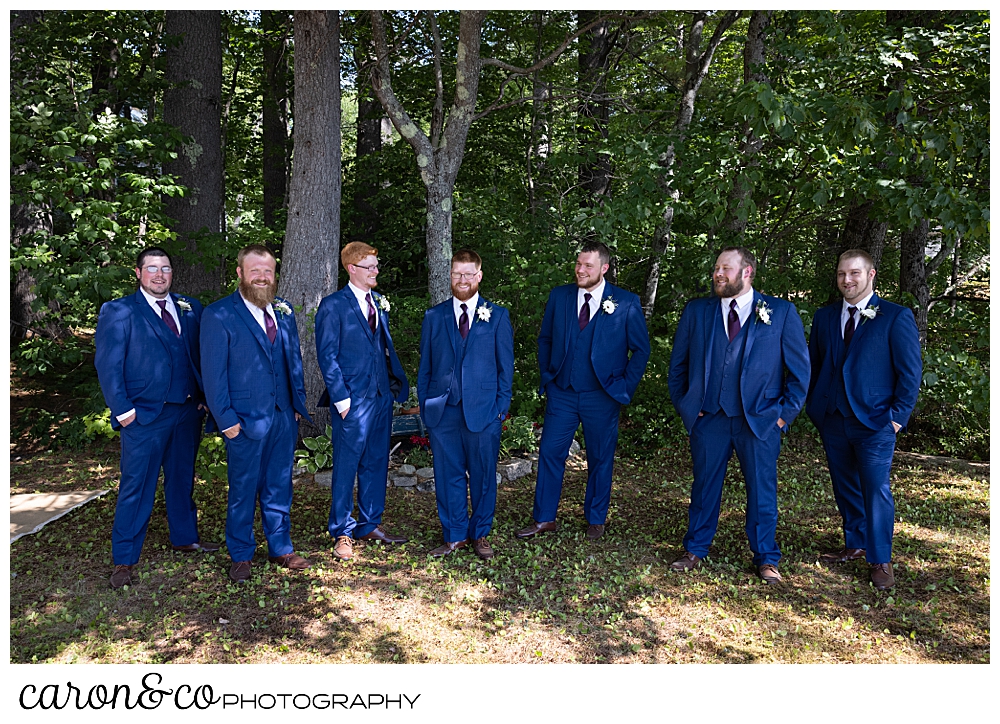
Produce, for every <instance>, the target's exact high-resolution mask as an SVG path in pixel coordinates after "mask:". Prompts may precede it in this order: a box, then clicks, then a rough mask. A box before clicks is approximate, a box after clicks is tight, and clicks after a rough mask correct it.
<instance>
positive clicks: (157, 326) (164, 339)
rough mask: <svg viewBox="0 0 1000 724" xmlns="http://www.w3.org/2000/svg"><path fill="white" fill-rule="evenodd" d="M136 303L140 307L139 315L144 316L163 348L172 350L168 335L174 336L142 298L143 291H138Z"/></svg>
mask: <svg viewBox="0 0 1000 724" xmlns="http://www.w3.org/2000/svg"><path fill="white" fill-rule="evenodd" d="M134 299H135V303H136V304H138V305H139V314H141V315H142V317H143V319H145V320H146V323H147V324H149V326H150V327H152V328H153V332H154V333H155V334H156V336H157V338H158V339H159V340H160V342H161V343H163V346H164V347H165V348H166V349H167V350H168V351H169V350H170V337H168V336H167V335H168V334H173V332H171V331H170V330H169V329H168V328H167V325H166V323H165V322H164V321H163V320H162V319H161V318H160V315H158V314H157V313H156V312H154V311H153V308H152V307H151V306H149V303H148V302H147V301H146V298H145V297H144V296H142V292H141V291H137V292H136V293H135V296H134Z"/></svg>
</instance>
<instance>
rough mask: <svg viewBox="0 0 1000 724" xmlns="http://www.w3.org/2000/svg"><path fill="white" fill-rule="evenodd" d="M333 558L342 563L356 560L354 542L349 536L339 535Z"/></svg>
mask: <svg viewBox="0 0 1000 724" xmlns="http://www.w3.org/2000/svg"><path fill="white" fill-rule="evenodd" d="M333 557H334V558H339V559H340V560H342V561H349V560H351V559H352V558H354V541H353V540H352V539H351V537H350V536H348V535H338V536H337V541H336V543H334V544H333Z"/></svg>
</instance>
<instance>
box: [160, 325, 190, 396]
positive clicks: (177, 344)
mask: <svg viewBox="0 0 1000 724" xmlns="http://www.w3.org/2000/svg"><path fill="white" fill-rule="evenodd" d="M163 337H167V338H169V342H168V343H167V349H168V350H169V352H170V369H171V375H170V387H168V388H167V398H166V402H174V403H181V402H184V401H185V400H187V398H188V397H193V396H194V395H195V394H196V392H197V391H198V385H197V383H196V382H195V379H194V372H193V371H192V369H191V359H190V358H189V357H188V353H187V346H186V345H185V344H184V338H183V337H178V336H177V335H176V334H174V333H173V332H170V333H169V334H165V335H163ZM161 338H162V337H161Z"/></svg>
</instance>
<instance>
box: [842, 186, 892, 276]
mask: <svg viewBox="0 0 1000 724" xmlns="http://www.w3.org/2000/svg"><path fill="white" fill-rule="evenodd" d="M873 207H874V203H873V202H871V201H865V200H856V201H855V202H854V203H853V204H851V207H850V209H848V211H847V218H846V219H845V221H844V231H843V233H842V234H841V235H840V251H841V252H844V251H847V250H848V249H864V250H865V251H867V252H868V253H869V254H870V255H871V257H872V260H873V261H874V262H875V268H876V269H878V267H879V265H880V264H881V263H882V252H884V251H885V232H886V230H887V229H888V228H889V225H888V224H887V223H885V222H884V221H877V220H875V219H872V218H871V216H870V214H871V211H872V208H873Z"/></svg>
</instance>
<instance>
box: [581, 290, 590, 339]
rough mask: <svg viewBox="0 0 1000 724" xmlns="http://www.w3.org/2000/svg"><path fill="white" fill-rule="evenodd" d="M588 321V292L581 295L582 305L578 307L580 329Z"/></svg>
mask: <svg viewBox="0 0 1000 724" xmlns="http://www.w3.org/2000/svg"><path fill="white" fill-rule="evenodd" d="M588 322H590V292H587V293H585V294H584V295H583V306H582V307H580V331H581V332H582V331H583V328H584V327H586V326H587V323H588Z"/></svg>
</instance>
